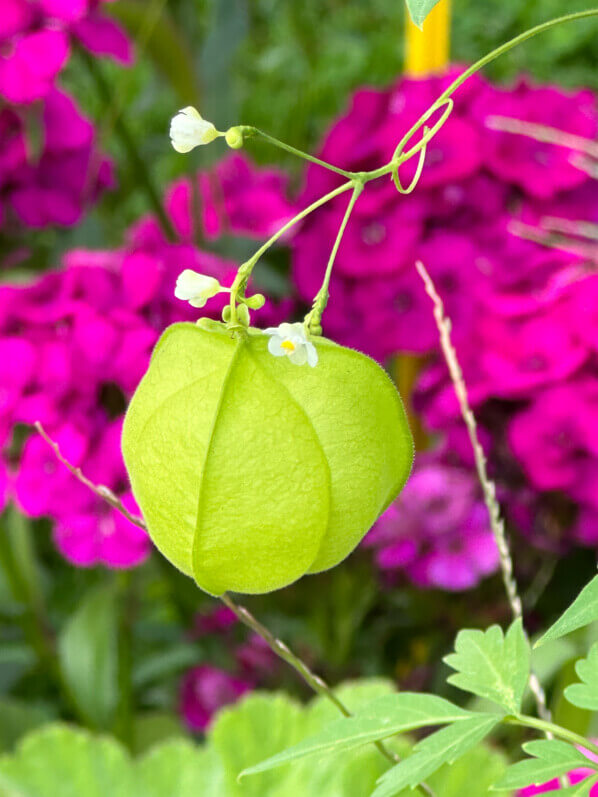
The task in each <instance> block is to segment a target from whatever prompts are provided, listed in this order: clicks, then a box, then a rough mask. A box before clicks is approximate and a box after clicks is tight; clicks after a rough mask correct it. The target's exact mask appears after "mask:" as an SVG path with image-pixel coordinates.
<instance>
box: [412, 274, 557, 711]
mask: <svg viewBox="0 0 598 797" xmlns="http://www.w3.org/2000/svg"><path fill="white" fill-rule="evenodd" d="M416 268H417V271H418V273H419V275H420V277H421V278H422V280H423V281H424V285H425V288H426V292H427V294H428V296H429V297H430V298H431V299H432V302H433V304H434V318H435V320H436V325H437V327H438V332H439V333H440V347H441V349H442V353H443V355H444V359H445V360H446V364H447V366H448V369H449V373H450V376H451V380H452V382H453V386H454V388H455V393H456V395H457V400H458V402H459V407H460V409H461V415H462V416H463V420H464V421H465V425H466V426H467V432H468V434H469V440H470V442H471V446H472V448H473V453H474V457H475V465H476V470H477V473H478V479H479V481H480V484H481V485H482V492H483V494H484V501H485V503H486V507H487V509H488V516H489V518H490V528H491V529H492V533H493V535H494V539H495V540H496V547H497V548H498V553H499V556H500V567H501V572H502V579H503V583H504V585H505V591H506V593H507V598H508V601H509V605H510V607H511V612H512V614H513V617H514V618H515V619H520V620H523V606H522V602H521V598H520V597H519V592H518V590H517V582H516V580H515V576H514V573H513V560H512V558H511V552H510V550H509V544H508V542H507V535H506V532H505V522H504V520H503V518H502V515H501V512H500V506H499V504H498V501H497V500H496V485H495V484H494V482H493V481H492V480H491V479H490V477H489V476H488V469H487V467H486V455H485V454H484V449H483V448H482V446H481V444H480V440H479V437H478V431H477V424H476V420H475V416H474V414H473V412H472V411H471V407H470V405H469V399H468V397H467V387H466V385H465V379H464V378H463V371H462V370H461V366H460V365H459V360H458V358H457V352H456V351H455V347H454V346H453V342H452V340H451V321H450V319H449V318H447V316H446V315H445V313H444V303H443V301H442V299H441V298H440V296H439V295H438V292H437V291H436V287H435V285H434V282H433V281H432V278H431V277H430V275H429V274H428V272H427V271H426V267H425V266H424V264H423V263H422V262H421V261H420V262H418V263H416ZM529 685H530V689H531V690H532V692H533V694H534V697H535V699H536V705H537V708H538V714H539V715H540V717H541V718H542V719H543V720H546V721H549V720H550V712H549V710H548V707H547V705H546V695H545V694H544V689H543V688H542V685H541V684H540V681H539V680H538V677H537V675H536V674H535V673H534V672H533V671H532V672H531V674H530V679H529Z"/></svg>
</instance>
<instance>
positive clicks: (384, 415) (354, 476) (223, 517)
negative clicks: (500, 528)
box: [122, 323, 413, 595]
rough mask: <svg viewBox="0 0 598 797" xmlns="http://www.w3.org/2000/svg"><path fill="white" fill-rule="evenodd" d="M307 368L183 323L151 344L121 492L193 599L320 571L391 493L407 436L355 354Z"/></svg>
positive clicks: (334, 351) (370, 369)
mask: <svg viewBox="0 0 598 797" xmlns="http://www.w3.org/2000/svg"><path fill="white" fill-rule="evenodd" d="M314 345H315V347H316V351H317V355H318V363H317V365H316V366H315V367H314V368H311V367H309V366H308V365H303V366H301V365H296V364H294V363H293V362H291V361H290V360H289V358H288V357H280V356H279V357H274V356H272V355H271V354H270V353H269V351H268V348H267V347H268V337H267V336H266V335H264V334H262V333H261V332H259V331H258V330H254V329H250V330H249V334H248V335H246V336H244V337H242V338H233V337H231V335H230V332H229V331H227V330H226V328H225V327H224V326H222V327H221V330H220V331H216V330H215V328H214V327H213V326H212V328H211V329H204V328H202V327H201V326H197V325H195V324H190V323H180V324H174V325H172V326H171V327H169V328H168V329H167V330H166V331H165V332H164V334H163V335H162V337H161V338H160V340H159V342H158V344H157V345H156V348H155V350H154V353H153V355H152V359H151V363H150V366H149V369H148V371H147V373H146V374H145V376H144V377H143V379H142V381H141V383H140V385H139V387H138V388H137V391H136V392H135V395H134V396H133V399H132V401H131V404H130V406H129V410H128V412H127V416H126V418H125V423H124V429H123V438H122V448H123V455H124V459H125V463H126V466H127V469H128V472H129V476H130V479H131V484H132V487H133V493H134V495H135V498H136V499H137V502H138V503H139V506H140V507H141V510H142V512H143V514H144V517H145V520H146V522H147V525H148V529H149V533H150V536H151V537H152V539H153V541H154V543H155V544H156V546H157V547H158V549H159V550H160V551H161V552H162V553H163V554H164V556H166V557H167V558H168V559H169V560H170V561H171V562H172V563H173V564H174V565H175V566H176V567H178V568H179V569H180V570H182V571H183V572H184V573H186V574H187V575H189V576H192V577H194V578H195V580H196V582H197V584H198V585H199V586H200V587H201V588H202V589H204V590H205V591H206V592H209V593H212V594H214V595H220V594H222V593H223V592H225V591H227V590H232V591H235V592H246V593H262V592H269V591H270V590H274V589H278V588H280V587H283V586H285V585H287V584H290V583H291V582H293V581H295V580H296V579H298V578H300V577H301V576H302V575H304V574H305V573H316V572H319V571H321V570H327V569H328V568H330V567H333V566H334V565H336V564H338V562H340V561H342V560H343V559H344V558H345V557H346V556H347V555H348V554H349V553H350V552H351V551H352V550H353V549H354V548H355V546H356V545H357V544H358V542H359V541H360V540H361V539H362V537H363V536H364V534H365V533H366V532H367V531H368V529H369V528H370V526H371V525H372V524H373V522H374V521H375V520H376V518H377V517H378V515H380V514H381V513H382V512H383V511H384V510H385V509H386V507H387V506H388V505H389V504H390V503H391V501H392V500H393V499H394V498H395V497H396V495H397V494H398V493H399V491H400V490H401V488H402V487H403V485H404V483H405V481H406V479H407V477H408V475H409V471H410V469H411V463H412V459H413V441H412V438H411V434H410V432H409V427H408V424H407V420H406V417H405V412H404V410H403V406H402V403H401V400H400V398H399V395H398V393H397V392H396V390H395V388H394V385H393V384H392V382H391V381H390V379H389V378H388V376H387V375H386V373H385V372H384V371H383V370H382V369H381V368H380V367H379V366H378V365H377V364H376V363H375V362H374V361H373V360H371V359H370V358H369V357H366V356H365V355H363V354H360V353H359V352H356V351H353V350H351V349H346V348H343V347H342V346H338V345H336V344H335V343H333V342H332V341H329V340H326V339H325V338H316V339H315V341H314Z"/></svg>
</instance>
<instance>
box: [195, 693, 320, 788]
mask: <svg viewBox="0 0 598 797" xmlns="http://www.w3.org/2000/svg"><path fill="white" fill-rule="evenodd" d="M305 721H306V719H305V714H304V711H303V709H302V707H301V706H300V705H299V704H298V703H296V702H295V701H294V700H291V699H290V698H288V697H286V696H285V695H262V694H259V693H254V694H251V695H249V697H247V698H246V699H245V700H243V701H242V703H240V704H238V705H236V706H233V707H231V708H227V709H224V711H222V712H221V713H220V714H219V715H218V718H217V719H216V722H215V723H214V725H213V727H212V728H211V730H210V733H209V737H208V738H209V742H210V745H211V746H212V747H213V748H214V749H215V750H216V751H217V753H218V755H219V756H220V759H221V761H222V763H223V766H224V770H225V772H226V788H227V791H226V794H228V795H230V796H231V797H233V795H234V796H235V797H236V795H243V797H245V795H247V797H253V795H255V797H261V795H263V794H268V793H269V790H270V789H273V788H274V786H275V785H276V784H277V783H279V782H280V777H279V775H278V774H276V773H275V774H272V773H267V774H266V775H261V776H260V777H258V778H255V779H252V780H248V781H244V782H243V784H242V785H240V784H238V783H237V777H238V775H239V773H240V772H241V771H242V770H243V769H245V768H247V767H250V766H251V765H253V764H255V763H257V762H258V761H260V760H261V759H262V758H263V757H264V755H266V756H268V755H271V754H275V753H278V752H280V751H281V750H283V749H284V748H285V747H288V746H290V745H293V744H295V743H296V742H298V741H299V739H301V736H302V735H303V733H304V728H305Z"/></svg>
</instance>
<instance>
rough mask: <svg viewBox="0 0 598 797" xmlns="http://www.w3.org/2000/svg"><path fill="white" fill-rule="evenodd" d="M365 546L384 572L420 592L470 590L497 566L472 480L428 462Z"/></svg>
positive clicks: (459, 471)
mask: <svg viewBox="0 0 598 797" xmlns="http://www.w3.org/2000/svg"><path fill="white" fill-rule="evenodd" d="M365 544H366V545H367V546H368V547H374V548H375V549H376V563H377V564H378V566H379V567H380V569H381V570H382V571H383V572H385V573H387V574H388V573H393V572H395V573H396V572H397V571H404V572H405V574H406V575H407V576H408V577H409V579H410V580H411V581H412V582H413V583H414V584H416V585H418V586H420V587H424V588H431V587H435V588H440V589H446V590H451V591H459V590H464V589H470V588H471V587H473V586H475V585H476V584H478V583H479V581H480V580H481V579H482V578H484V577H485V576H487V575H489V574H491V573H493V572H495V570H496V569H497V567H498V562H499V556H498V550H497V548H496V543H495V541H494V537H493V536H492V533H491V531H490V528H489V524H488V513H487V510H486V507H485V505H484V503H483V501H482V500H481V498H480V496H479V488H478V485H477V483H476V481H475V479H474V477H473V475H472V474H471V473H470V472H468V471H464V470H462V469H460V468H455V467H452V466H446V465H442V464H440V463H436V462H434V461H433V460H430V459H428V460H424V461H423V462H422V464H420V465H419V466H417V467H416V469H415V471H414V473H413V475H412V477H411V479H410V481H409V482H408V484H407V486H406V487H405V489H404V490H403V492H402V493H401V496H400V497H399V498H398V499H397V500H396V501H395V502H394V504H392V505H391V507H390V508H389V509H388V510H387V511H386V513H385V514H384V515H383V516H382V517H381V518H380V520H378V522H377V523H376V525H375V526H374V528H373V530H372V531H371V532H370V533H369V534H368V536H367V538H366V543H365Z"/></svg>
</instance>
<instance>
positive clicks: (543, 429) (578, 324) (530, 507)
mask: <svg viewBox="0 0 598 797" xmlns="http://www.w3.org/2000/svg"><path fill="white" fill-rule="evenodd" d="M455 74H456V72H455V71H454V70H452V71H451V72H450V74H448V75H446V76H444V77H435V78H431V79H425V80H423V79H422V80H415V79H402V80H401V81H399V83H398V84H397V85H395V86H393V87H392V88H390V89H389V90H387V91H378V90H372V89H364V90H361V91H358V92H357V93H356V94H355V95H354V97H353V100H352V104H351V107H350V109H349V111H348V113H347V114H346V115H345V116H344V117H342V118H341V119H340V120H339V121H337V122H336V124H335V125H334V126H333V127H332V129H331V130H330V132H329V134H328V135H327V137H326V139H325V141H324V144H323V146H322V150H321V155H322V157H323V158H324V159H326V160H329V161H331V162H332V163H334V164H336V165H338V166H341V167H344V168H348V169H351V170H364V169H372V168H375V167H377V166H379V165H381V164H384V163H385V162H387V161H388V160H389V159H390V157H391V155H392V153H393V151H394V148H395V146H396V144H397V143H398V141H399V140H400V138H401V136H402V135H403V134H404V133H405V132H406V131H407V130H408V129H409V128H410V126H411V125H412V124H413V123H414V122H415V121H416V120H417V118H418V117H419V115H420V114H421V113H422V112H423V111H424V110H425V109H426V108H427V107H428V106H429V105H430V104H432V102H433V101H434V100H435V99H436V98H437V97H438V96H439V95H440V93H441V92H442V91H443V89H444V88H445V87H446V86H447V85H448V83H449V82H450V81H451V80H452V79H453V78H454V76H455ZM497 116H502V117H509V118H512V119H515V120H522V121H524V122H532V123H535V124H542V125H545V126H550V127H553V128H558V129H559V130H561V131H563V132H564V133H569V134H575V135H576V136H581V137H585V138H587V139H592V138H593V137H594V136H595V134H596V132H597V130H598V113H597V111H596V104H595V100H594V96H593V95H592V94H591V93H590V92H589V91H578V92H574V93H567V92H564V91H562V90H559V89H557V88H553V87H537V86H533V85H531V84H530V83H529V82H528V81H525V80H521V81H520V82H519V83H517V84H516V85H515V86H514V87H513V88H509V89H505V88H497V87H494V86H492V85H490V84H489V83H487V82H485V81H484V80H482V79H481V78H474V79H470V80H469V81H468V82H467V83H466V84H465V85H464V87H463V88H462V89H461V90H459V92H458V93H457V95H456V97H455V111H454V113H453V114H452V116H451V117H450V118H449V120H448V122H447V123H446V124H445V126H444V127H443V128H442V129H441V130H440V132H439V133H438V135H437V136H436V137H435V138H434V139H433V140H432V141H431V142H430V145H429V147H428V151H427V154H426V159H425V166H424V170H423V173H422V177H421V181H420V183H419V185H418V188H417V189H416V191H415V192H414V193H413V194H412V195H410V196H406V197H405V196H401V195H399V194H398V193H397V191H396V190H395V188H394V185H393V183H392V182H391V180H390V179H387V178H383V179H381V180H378V181H376V182H374V183H371V184H369V185H368V186H366V189H365V191H364V193H363V194H362V196H361V197H360V199H359V202H358V204H357V206H356V208H355V211H354V213H353V216H352V219H351V221H350V223H349V226H348V228H347V231H346V233H345V236H344V237H343V240H342V243H341V246H340V249H339V252H338V258H337V262H336V266H335V272H334V274H333V278H332V282H331V288H330V295H331V301H330V305H329V308H328V309H327V311H326V314H325V315H324V331H325V334H328V335H330V336H331V337H334V338H336V339H338V340H339V341H340V342H342V343H345V344H347V345H350V346H354V347H356V348H360V349H362V350H365V351H366V352H368V353H369V354H371V355H372V356H374V357H375V358H377V359H379V360H381V361H385V360H386V359H387V358H388V357H389V356H391V355H395V354H399V353H409V354H417V355H426V360H425V361H424V362H425V364H424V367H423V369H422V370H421V372H420V376H419V379H418V385H417V395H416V403H417V408H418V409H419V410H420V411H421V413H422V414H423V417H424V419H425V421H426V424H427V426H428V429H429V430H431V431H433V432H434V433H437V434H438V435H439V436H440V438H441V439H444V440H445V441H452V440H454V439H460V440H461V443H460V444H459V445H458V447H457V453H462V454H463V456H464V457H470V453H469V451H468V449H467V446H464V445H462V442H463V440H462V435H461V432H460V431H459V430H460V428H461V425H462V421H461V417H460V412H459V408H458V405H457V402H456V399H455V394H454V390H453V386H452V384H451V382H450V380H449V378H448V372H447V369H446V366H445V365H444V361H443V359H442V358H441V357H439V355H438V353H437V352H438V331H437V329H436V325H435V321H434V318H433V314H432V305H431V302H430V299H429V297H428V296H427V295H426V293H425V291H424V288H423V285H422V282H421V279H420V277H419V276H418V274H417V272H416V270H415V268H414V264H415V261H416V260H417V259H421V260H422V261H423V262H424V263H425V265H426V267H427V269H428V271H429V272H430V274H431V276H432V279H433V280H434V282H435V284H436V287H437V289H438V292H439V293H440V295H441V296H442V298H443V300H444V302H445V307H446V311H447V314H448V315H449V316H450V318H451V320H452V322H453V340H454V343H455V345H456V348H457V351H458V354H459V358H460V360H461V363H462V366H463V370H464V374H465V379H466V382H467V384H468V388H469V392H470V399H471V401H472V403H473V405H474V408H475V410H476V414H477V415H478V417H479V418H480V420H481V422H482V424H483V426H484V427H485V429H486V431H487V432H488V436H487V437H488V439H487V441H486V442H487V445H488V453H489V455H490V457H491V462H492V465H493V466H495V472H496V474H497V476H501V477H503V478H504V479H505V484H504V485H502V486H503V487H504V488H505V489H507V488H508V492H507V493H506V497H507V502H508V504H509V507H510V510H511V515H512V518H511V519H512V520H513V521H514V522H516V523H517V524H518V525H519V526H520V527H521V528H522V530H523V531H524V532H525V533H526V534H528V535H529V536H530V537H531V538H532V539H533V540H534V541H535V542H537V543H538V544H540V545H550V546H552V547H553V548H556V549H557V550H560V548H561V547H562V546H563V545H565V544H571V542H573V543H581V544H584V545H596V544H597V543H598V492H597V491H596V489H595V485H596V484H597V483H598V481H597V477H598V436H597V434H596V429H598V359H597V354H598V342H597V341H598V313H597V311H596V307H598V270H597V268H596V262H595V260H596V258H595V254H598V250H597V251H596V252H595V253H594V254H592V252H591V251H590V252H589V254H588V251H587V249H586V250H585V251H584V250H583V249H582V248H580V247H577V248H576V249H575V251H565V249H555V248H547V247H544V246H542V245H541V244H539V243H536V242H534V241H531V240H527V239H524V238H522V237H519V235H516V234H514V232H513V231H514V230H516V229H521V227H522V225H523V224H525V225H528V227H529V226H531V227H534V228H538V229H540V230H541V229H543V228H544V227H545V226H546V225H547V224H550V220H551V219H553V220H554V218H557V219H568V220H572V219H573V220H580V221H585V222H591V223H596V222H598V185H597V184H596V183H595V182H594V181H593V180H592V178H591V177H590V176H589V175H588V173H587V172H586V171H584V169H583V168H581V166H580V159H579V155H578V153H575V152H573V151H572V150H570V149H568V148H567V147H566V146H561V145H556V144H552V143H542V142H540V141H537V140H535V139H533V138H530V137H528V136H524V135H516V134H514V133H507V132H503V131H499V130H497V129H494V128H495V127H496V124H495V120H494V119H493V117H497ZM414 168H415V164H414V163H411V162H410V163H407V164H404V166H403V167H402V170H401V176H402V179H403V183H404V184H407V183H408V182H409V180H410V178H411V177H412V176H413V173H414ZM403 170H404V173H403ZM337 184H338V180H337V177H336V176H335V175H334V174H332V173H330V172H327V171H324V170H323V169H322V168H321V167H318V166H310V167H309V169H308V173H307V181H306V188H305V190H304V192H303V196H302V198H301V202H302V204H303V203H305V204H307V203H308V202H309V201H313V199H314V198H315V197H317V196H321V195H322V194H323V193H324V192H326V191H328V190H330V189H331V188H333V187H334V186H335V185H337ZM346 203H347V196H346V195H345V196H343V197H340V198H338V200H335V201H334V202H333V203H330V205H328V206H326V207H325V208H324V209H322V210H320V211H317V212H316V213H314V214H312V215H311V216H310V217H309V219H308V220H307V221H306V223H305V224H304V226H303V227H302V229H301V230H300V231H299V233H298V235H297V236H296V238H295V239H294V278H295V281H296V284H297V286H298V289H299V292H300V294H301V296H302V297H303V298H304V299H306V300H310V299H311V298H312V297H313V295H314V293H315V291H316V290H317V287H318V286H319V284H320V281H321V278H322V275H323V273H324V270H325V266H326V260H327V257H328V254H329V251H330V241H331V240H332V239H333V236H334V235H335V233H336V231H337V229H338V227H339V224H340V219H341V217H342V213H343V211H344V208H345V207H346ZM449 449H450V450H452V452H453V454H454V453H455V449H454V447H453V446H452V444H451V445H449V446H443V447H442V451H443V452H446V451H447V450H449ZM453 459H454V457H453ZM462 459H463V457H462ZM463 461H465V460H463ZM439 462H440V463H441V465H439V467H444V464H445V463H446V462H447V459H446V456H445V455H444V454H440V456H439ZM498 466H499V467H498ZM416 478H417V479H418V480H419V479H420V478H421V479H423V478H424V477H423V476H422V477H420V476H418V474H417V473H416ZM449 481H450V480H449ZM430 490H431V495H432V494H433V492H434V491H433V487H432V483H430ZM409 491H410V488H409V487H408V488H407V492H406V497H405V501H404V502H403V499H400V501H399V510H400V511H406V510H405V509H402V507H403V503H406V504H407V505H409V503H410V502H417V500H418V499H419V500H422V499H421V496H422V494H423V493H425V490H423V488H422V490H421V491H419V493H418V491H416V490H415V488H414V489H413V493H412V494H411V497H410V492H409ZM555 496H556V503H557V504H558V505H559V510H558V511H557V512H556V513H555V512H553V511H552V507H554V505H555ZM446 500H447V501H450V497H449V496H447V497H446ZM563 504H564V505H565V506H564V510H565V511H562V510H563V507H562V506H561V505H563ZM393 511H394V510H393ZM551 512H552V514H551ZM445 517H446V521H447V526H446V528H445V532H446V537H445V539H447V538H450V536H451V533H453V532H451V528H452V523H451V520H450V518H449V516H448V514H447V515H446V516H445ZM563 518H566V519H567V520H563ZM410 524H411V525H412V524H413V521H412V520H411V519H410V520H409V523H408V525H410ZM389 525H392V515H391V516H390V519H385V520H384V523H383V524H382V527H384V528H386V529H388V527H389ZM418 528H419V531H418V533H417V534H418V539H419V538H421V541H422V545H423V546H424V547H426V546H428V545H429V544H430V532H429V529H428V528H427V526H426V525H425V523H424V522H423V520H422V523H421V525H419V527H418ZM476 528H477V527H476ZM380 533H381V534H382V536H383V537H385V538H386V533H382V532H380ZM476 533H477V532H474V531H472V530H471V528H470V530H469V531H467V532H463V534H464V536H467V537H469V536H472V539H475V534H476ZM403 536H404V535H403V534H402V533H398V538H397V544H398V543H399V541H400V540H402V539H403ZM374 539H375V537H374ZM417 544H419V543H418V542H417V540H416V547H417ZM460 544H461V545H462V546H463V547H464V548H467V540H466V539H463V540H461V543H460ZM474 547H475V546H474ZM382 550H386V549H381V551H382ZM393 555H394V556H395V561H396V562H397V563H398V562H399V560H400V559H401V556H400V555H399V554H397V553H396V552H395V554H388V553H386V554H384V555H383V554H382V552H380V554H379V557H380V558H379V562H380V563H381V566H384V562H386V563H387V564H388V563H389V561H392V557H393ZM409 555H411V554H409ZM470 555H471V551H469V552H468V554H467V555H465V554H464V555H463V560H462V566H463V569H465V570H466V569H467V567H468V564H467V562H468V561H469V557H470ZM480 556H481V558H480V560H479V563H478V565H479V567H478V571H479V573H480V574H481V573H483V572H484V571H485V568H486V566H487V561H486V559H485V554H484V553H483V552H482V554H481V555H480ZM387 557H390V559H389V558H387ZM396 557H398V558H396ZM397 566H398V565H397ZM401 566H402V567H404V568H405V569H407V570H408V572H409V573H410V575H411V576H412V578H415V579H416V580H417V581H418V583H423V582H422V579H421V576H419V575H414V574H413V561H412V560H411V559H409V557H408V563H407V562H406V563H404V564H403V565H401ZM455 572H456V571H455ZM471 580H473V579H471ZM428 582H429V583H434V579H433V578H432V577H430V578H429V579H428ZM466 582H467V579H465V578H463V574H462V573H461V575H459V576H458V577H457V576H455V581H454V583H453V585H452V586H453V587H455V588H457V587H458V586H459V583H463V584H465V583H466ZM436 583H439V582H438V580H436Z"/></svg>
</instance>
